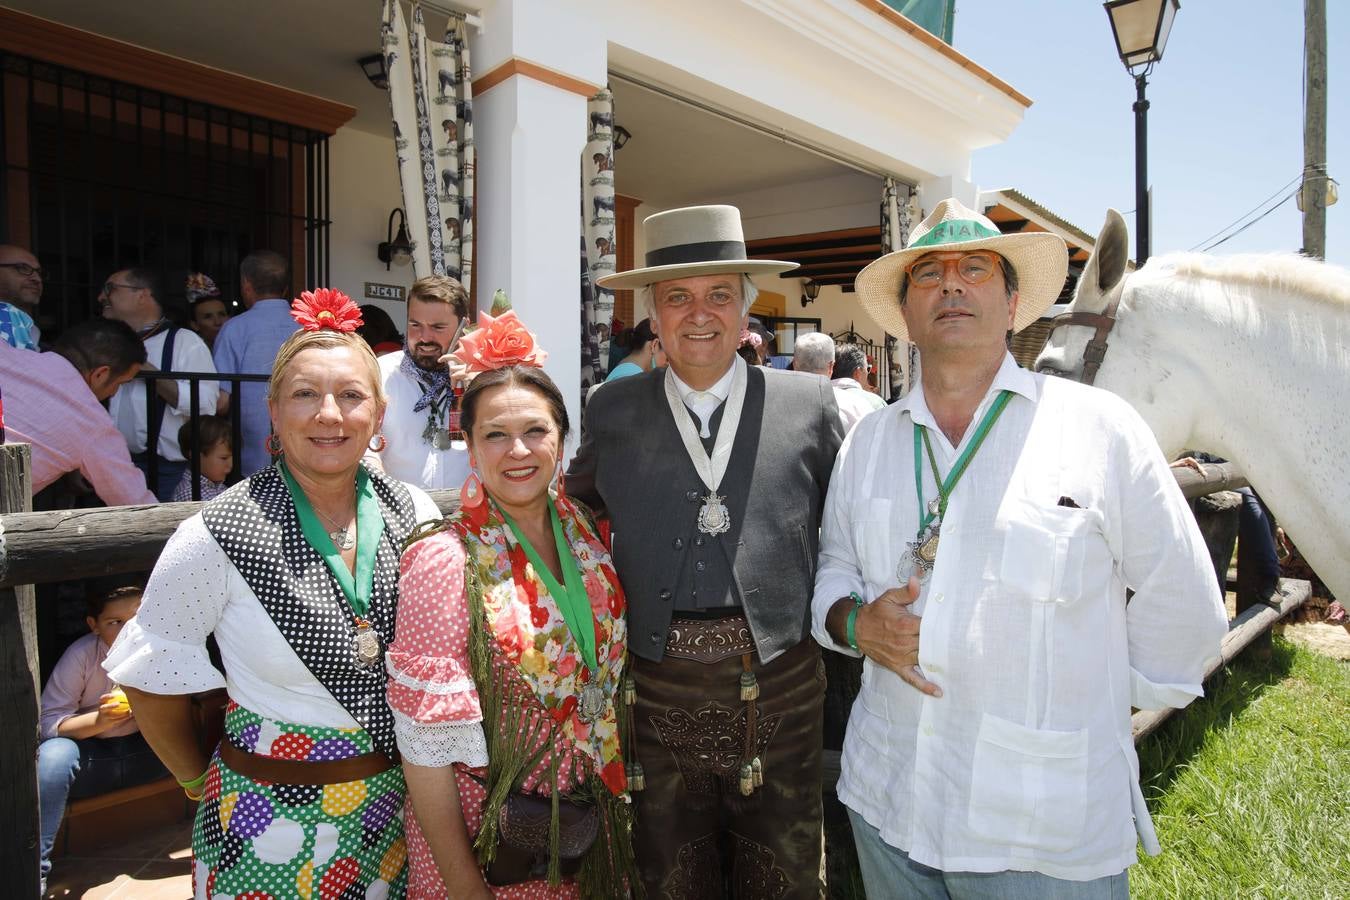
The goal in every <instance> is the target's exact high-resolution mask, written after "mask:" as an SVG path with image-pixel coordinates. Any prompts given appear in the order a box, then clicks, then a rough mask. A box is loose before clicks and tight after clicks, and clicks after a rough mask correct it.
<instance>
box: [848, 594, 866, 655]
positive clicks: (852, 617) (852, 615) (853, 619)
mask: <svg viewBox="0 0 1350 900" xmlns="http://www.w3.org/2000/svg"><path fill="white" fill-rule="evenodd" d="M848 597H849V599H850V600H852V601H853V608H852V609H850V610H849V611H848V619H847V620H845V623H844V636H845V637H846V638H848V645H849V646H850V647H852V648H853V649H854V650H858V635H857V631H856V629H857V627H858V610H860V609H862V608H863V605H864V604H863V598H862V597H860V596H858V592H857V591H850V592H849V595H848ZM858 652H859V653H861V652H862V651H861V650H858Z"/></svg>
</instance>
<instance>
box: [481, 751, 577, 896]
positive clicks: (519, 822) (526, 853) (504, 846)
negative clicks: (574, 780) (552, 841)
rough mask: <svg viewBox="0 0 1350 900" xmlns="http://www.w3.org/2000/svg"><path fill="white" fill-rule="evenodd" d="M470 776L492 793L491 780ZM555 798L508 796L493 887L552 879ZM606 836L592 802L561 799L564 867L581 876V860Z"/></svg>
mask: <svg viewBox="0 0 1350 900" xmlns="http://www.w3.org/2000/svg"><path fill="white" fill-rule="evenodd" d="M468 774H469V777H470V778H472V779H473V780H474V781H476V782H478V783H479V784H480V785H482V786H483V788H484V790H486V789H487V782H486V781H485V780H484V779H482V778H480V777H479V776H477V775H474V774H473V773H468ZM552 818H553V799H552V798H551V797H541V796H539V795H538V794H527V793H524V792H523V791H516V792H515V793H512V794H510V795H508V796H507V798H506V802H505V803H503V804H502V808H501V811H500V812H499V813H498V815H497V836H498V839H497V852H496V854H495V856H494V857H493V860H492V865H491V866H489V867H488V870H487V872H486V873H485V874H486V876H487V882H488V884H490V885H492V886H494V887H502V886H504V885H508V884H516V883H518V882H522V881H530V880H532V879H536V878H544V877H546V876H547V875H548V862H549V823H550V822H551V820H552ZM599 834H600V810H599V809H597V808H596V805H595V804H594V803H592V802H590V801H586V800H576V799H571V798H568V797H559V798H558V856H559V864H560V865H559V869H560V871H561V873H562V874H563V875H564V876H568V875H575V874H576V873H577V871H579V870H580V868H581V858H582V857H583V856H585V855H586V851H588V850H590V849H591V846H592V845H593V844H594V843H595V839H596V838H597V837H598V836H599Z"/></svg>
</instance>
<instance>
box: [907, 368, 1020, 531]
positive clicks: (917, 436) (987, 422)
mask: <svg viewBox="0 0 1350 900" xmlns="http://www.w3.org/2000/svg"><path fill="white" fill-rule="evenodd" d="M1012 395H1013V392H1012V391H1000V392H999V395H998V398H997V399H996V400H994V402H993V404H992V405H991V406H990V407H989V409H988V410H987V411H986V412H985V414H984V418H982V419H980V424H979V425H976V426H975V435H974V437H972V438H971V439H970V443H969V444H967V445H966V449H965V450H963V451H961V455H960V456H958V457H957V458H956V464H955V465H953V466H952V469H951V471H950V472H948V473H947V477H946V479H943V478H942V477H941V476H940V475H938V468H937V460H936V459H934V458H933V445H932V444H930V443H929V442H928V429H927V428H925V427H923V426H922V425H920V424H919V423H918V422H915V423H914V490H915V492H916V493H917V494H918V495H919V534H923V532H924V529H926V528H927V527H928V523H930V522H932V521H933V519H934V517H936V518H937V520H938V521H939V522H940V521H942V520H943V519H944V518H945V517H946V515H947V500H948V498H950V497H951V495H952V491H953V490H955V488H956V483H957V482H958V481H960V480H961V476H962V475H964V474H966V467H967V466H969V465H970V461H971V460H972V459H974V457H975V454H976V452H978V451H979V449H980V445H981V444H983V443H984V439H985V438H986V437H988V436H989V429H991V428H993V427H994V423H995V422H996V421H998V417H999V416H1000V415H1002V414H1003V410H1004V409H1006V408H1007V406H1008V401H1009V400H1010V399H1012ZM920 444H922V445H923V447H922V449H920V446H919V445H920ZM925 450H926V451H927V453H928V465H929V466H931V467H932V469H933V483H934V484H936V485H937V489H938V509H937V512H936V513H933V512H929V511H927V510H925V509H924V505H923V459H922V457H923V451H925Z"/></svg>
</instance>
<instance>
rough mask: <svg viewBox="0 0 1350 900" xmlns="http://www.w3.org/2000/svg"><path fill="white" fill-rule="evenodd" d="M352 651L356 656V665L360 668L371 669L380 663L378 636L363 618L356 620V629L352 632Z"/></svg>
mask: <svg viewBox="0 0 1350 900" xmlns="http://www.w3.org/2000/svg"><path fill="white" fill-rule="evenodd" d="M352 653H353V654H354V655H355V656H356V665H357V666H358V667H360V668H362V669H373V668H375V667H376V666H378V665H379V664H380V655H381V654H380V636H379V634H378V633H376V631H375V629H374V628H373V627H371V624H370V623H369V622H367V621H365V620H364V619H358V620H357V623H356V631H355V632H354V633H353V634H352Z"/></svg>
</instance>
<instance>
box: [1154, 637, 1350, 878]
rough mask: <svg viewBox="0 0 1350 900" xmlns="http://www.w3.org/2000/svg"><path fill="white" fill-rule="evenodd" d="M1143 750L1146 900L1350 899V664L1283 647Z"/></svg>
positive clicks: (1208, 690)
mask: <svg viewBox="0 0 1350 900" xmlns="http://www.w3.org/2000/svg"><path fill="white" fill-rule="evenodd" d="M1250 657H1251V654H1247V655H1246V656H1244V657H1242V658H1240V659H1238V660H1237V661H1236V662H1234V663H1233V665H1231V666H1230V667H1229V668H1228V669H1227V670H1226V671H1225V672H1221V673H1219V674H1217V675H1215V677H1214V678H1212V679H1211V680H1210V681H1209V682H1208V683H1207V684H1206V685H1205V694H1206V696H1205V697H1204V698H1203V699H1202V700H1197V701H1196V702H1195V703H1193V704H1191V706H1190V707H1188V708H1187V709H1186V710H1185V711H1184V712H1181V713H1178V714H1176V715H1174V716H1173V717H1172V718H1171V719H1169V720H1168V721H1167V723H1166V724H1165V725H1164V726H1163V727H1162V728H1160V729H1159V730H1158V731H1157V732H1155V733H1154V734H1153V735H1150V736H1149V738H1148V739H1146V740H1145V741H1144V742H1143V743H1141V744H1140V745H1139V761H1140V771H1141V778H1142V783H1143V789H1144V796H1145V797H1146V798H1147V799H1148V804H1149V809H1150V810H1151V811H1152V813H1153V821H1154V824H1155V826H1156V827H1157V830H1158V839H1159V841H1161V843H1162V847H1163V852H1162V855H1161V856H1157V857H1152V858H1149V857H1143V858H1142V859H1141V861H1140V863H1139V865H1137V866H1134V867H1132V868H1131V869H1130V893H1131V895H1132V896H1133V897H1135V898H1168V900H1172V898H1186V900H1189V898H1210V897H1214V898H1228V897H1242V898H1298V900H1302V898H1322V897H1334V898H1350V664H1346V663H1344V662H1337V661H1336V660H1333V659H1330V658H1328V657H1325V656H1321V655H1319V654H1316V653H1313V652H1311V651H1308V650H1304V649H1301V648H1297V647H1294V646H1293V645H1291V644H1289V643H1286V642H1284V641H1283V640H1281V639H1279V638H1276V639H1275V642H1274V653H1273V655H1272V656H1271V657H1270V658H1269V659H1268V660H1265V661H1261V660H1258V659H1253V658H1250Z"/></svg>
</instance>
